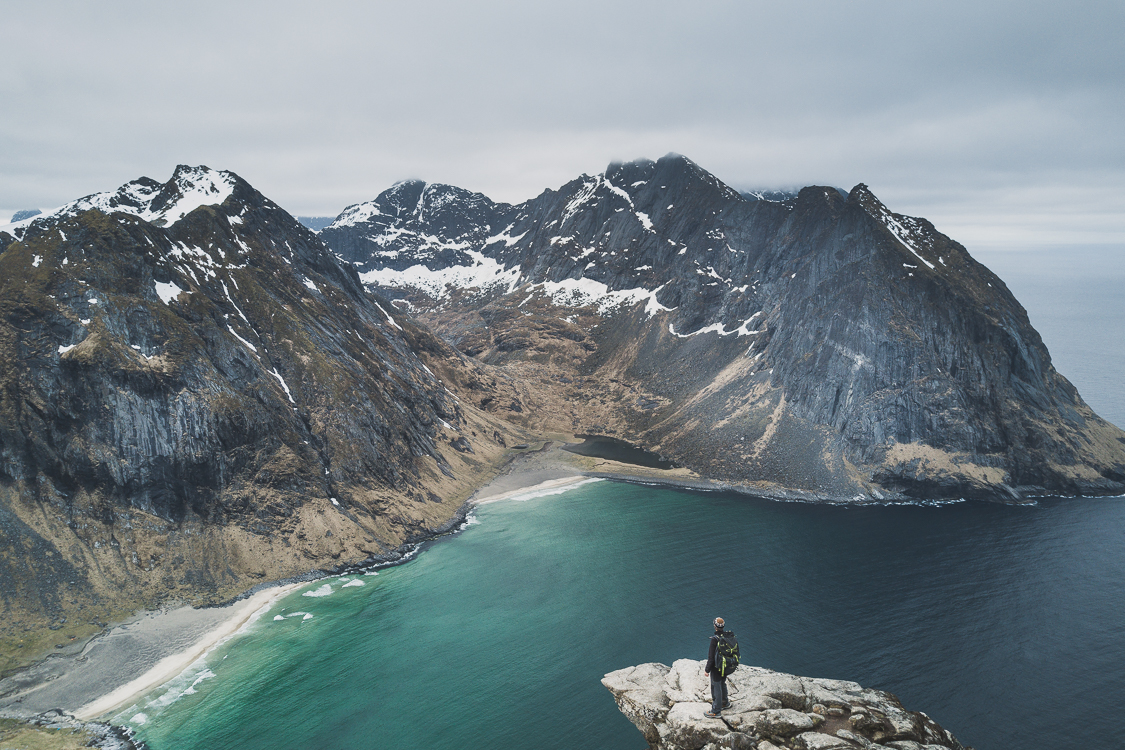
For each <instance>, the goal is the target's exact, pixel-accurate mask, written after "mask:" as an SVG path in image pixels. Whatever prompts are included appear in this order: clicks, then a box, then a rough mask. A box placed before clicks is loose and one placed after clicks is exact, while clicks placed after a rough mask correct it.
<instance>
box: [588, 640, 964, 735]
mask: <svg viewBox="0 0 1125 750" xmlns="http://www.w3.org/2000/svg"><path fill="white" fill-rule="evenodd" d="M703 665H704V662H702V661H693V660H691V659H679V660H677V661H676V662H675V663H673V664H672V666H671V667H667V666H665V665H663V664H641V665H640V666H637V667H627V668H625V669H619V670H617V671H616V672H610V673H609V674H607V675H606V676H605V677H604V678H603V679H602V684H603V685H605V686H606V687H607V688H609V692H611V693H613V699H614V700H615V701H617V707H618V708H620V709H621V712H622V713H624V714H625V716H627V717H628V718H629V720H630V721H632V722H633V723H634V724H636V725H637V728H638V729H640V730H641V732H642V733H643V734H644V736H645V739H646V740H648V745H649V747H650V748H652V750H700V748H705V749H706V750H717V748H731V750H754V749H756V750H780V749H781V748H792V749H793V750H855V748H863V750H883V749H884V748H893V749H894V750H972V749H971V748H965V747H964V746H963V745H962V744H961V743H960V742H958V741H957V740H956V739H955V738H954V737H953V735H952V734H950V733H949V732H948V731H946V730H945V729H942V728H941V727H940V726H938V724H937V723H936V722H935V721H934V720H933V719H931V718H930V717H928V716H926V715H925V714H924V713H921V712H918V711H907V710H906V709H905V708H903V707H902V704H901V703H899V701H898V698H896V697H895V696H893V695H891V694H890V693H885V692H883V691H881V690H869V689H867V688H863V687H861V686H859V685H858V684H856V683H854V682H845V681H843V680H822V679H814V678H811V677H797V676H795V675H791V674H784V673H782V672H773V671H770V670H768V669H762V668H760V667H750V666H745V665H744V666H741V667H739V668H738V670H737V671H736V672H735V673H734V674H732V675H731V676H730V677H729V678H728V680H727V685H728V689H729V691H730V701H731V704H732V707H731V708H729V709H727V710H726V711H723V716H722V718H721V719H709V718H707V717H706V716H705V715H704V713H705V712H706V711H708V710H709V709H710V703H711V691H710V686H709V685H710V683H709V681H708V678H707V676H706V675H705V674H704V673H703Z"/></svg>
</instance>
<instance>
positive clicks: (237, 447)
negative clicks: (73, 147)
mask: <svg viewBox="0 0 1125 750" xmlns="http://www.w3.org/2000/svg"><path fill="white" fill-rule="evenodd" d="M10 230H11V231H3V232H0V270H2V273H0V311H2V314H0V341H2V342H3V344H2V346H3V353H4V361H5V362H7V363H8V364H7V365H6V366H5V367H4V368H2V371H0V386H2V387H0V390H2V392H3V393H4V397H3V399H2V401H3V403H2V406H0V410H2V413H3V418H2V419H0V479H2V481H0V547H2V548H3V549H5V550H9V551H13V552H12V554H11V555H6V556H0V557H2V558H3V559H2V560H0V598H3V599H4V601H5V602H6V603H8V604H7V605H6V606H11V607H12V608H14V609H6V612H8V613H9V615H11V614H12V612H14V611H17V610H18V611H19V612H22V613H24V614H27V613H28V612H30V613H31V614H29V615H28V616H29V617H31V618H32V621H34V620H35V618H36V617H40V616H46V615H52V616H55V615H57V614H58V613H61V612H71V613H73V611H74V607H78V606H80V605H81V607H88V608H90V609H88V610H87V611H86V612H85V613H84V616H86V617H89V616H94V615H93V614H91V613H94V612H96V613H97V614H98V616H99V617H100V618H102V619H104V618H105V617H108V613H110V612H114V611H120V610H121V609H122V608H126V609H127V608H131V607H137V606H140V605H141V604H143V603H152V602H158V601H161V600H163V599H164V598H166V597H168V596H175V597H182V598H187V599H190V600H193V601H200V600H214V599H222V598H229V597H230V596H233V595H234V594H237V593H240V592H241V591H244V590H245V589H246V588H249V587H250V586H251V585H253V584H254V583H255V582H258V581H260V580H263V579H264V578H266V577H267V576H268V579H269V580H274V579H277V578H279V577H284V576H286V575H292V574H299V573H304V572H306V571H308V570H309V569H310V568H314V567H317V566H324V567H334V566H336V565H339V564H343V563H349V562H358V561H360V560H362V559H364V558H367V557H370V556H379V555H384V554H386V553H388V552H389V551H391V550H393V549H394V548H395V547H397V546H398V545H399V544H401V543H402V542H403V541H404V540H405V539H407V538H411V537H414V536H416V535H417V534H419V533H420V532H423V531H425V530H426V529H433V528H437V527H440V526H441V525H442V524H443V523H446V522H448V521H449V520H450V518H451V517H452V516H453V515H454V513H455V512H456V510H457V508H458V507H459V506H460V504H461V503H462V501H463V500H464V497H465V496H466V495H467V494H468V492H469V491H471V489H472V488H473V487H474V486H475V485H476V483H477V481H478V476H479V475H480V473H481V472H482V471H483V470H484V469H483V468H482V467H487V466H488V462H489V461H491V460H495V458H496V456H497V455H499V454H501V453H502V452H503V450H504V447H503V446H504V443H505V437H504V436H505V435H508V436H509V437H512V436H513V435H515V436H517V440H516V441H517V442H519V441H520V440H522V439H525V437H524V433H522V432H520V431H519V428H518V427H516V426H515V425H511V424H508V423H505V422H498V421H496V420H495V419H493V418H492V417H491V416H489V415H487V414H486V413H485V412H483V411H481V410H479V409H478V408H477V407H476V406H475V405H473V404H470V403H468V402H470V401H472V402H474V403H476V402H479V401H481V400H483V399H484V398H485V397H488V398H490V399H492V400H493V401H495V402H496V403H498V404H499V403H503V404H505V406H506V405H507V404H509V403H512V402H514V401H516V400H518V399H519V398H520V397H521V395H520V394H519V393H518V392H517V390H516V389H515V388H514V387H512V386H511V385H510V384H507V383H504V382H501V383H497V382H496V381H495V379H494V378H492V377H491V376H490V375H489V373H488V372H486V371H485V370H486V368H484V367H482V366H480V365H478V364H476V363H474V362H472V361H470V360H468V359H466V358H465V357H463V356H460V355H458V354H457V353H456V352H455V351H454V350H453V349H451V348H450V347H449V346H448V345H446V344H444V343H442V342H441V341H440V340H439V339H437V338H436V337H435V336H434V335H433V334H431V333H430V332H429V331H428V330H426V329H425V328H421V327H419V326H418V325H416V324H415V323H414V322H413V321H412V320H411V319H410V317H409V316H407V315H404V314H402V313H400V312H398V311H394V310H393V309H392V308H391V307H390V306H389V305H388V303H387V302H386V301H385V300H382V299H380V298H378V297H375V296H373V295H371V294H370V293H368V292H367V291H366V290H365V289H364V287H363V286H362V284H361V283H360V281H359V278H358V277H357V275H356V273H355V271H354V269H352V268H351V267H349V266H347V265H345V264H343V263H341V262H340V261H339V260H338V259H337V258H336V257H335V256H334V255H333V254H332V253H331V252H330V251H329V250H328V248H327V247H326V246H325V245H324V244H323V243H322V242H321V241H320V240H319V239H318V238H317V237H316V235H315V234H313V233H312V232H311V231H309V230H308V229H306V228H305V227H303V226H301V225H300V224H299V223H298V222H297V221H296V220H295V219H294V218H293V217H292V216H290V215H289V214H288V213H286V212H285V211H284V210H282V209H281V208H280V207H279V206H277V205H276V204H275V203H273V202H272V201H270V200H269V199H267V198H266V197H264V196H263V195H261V194H260V193H259V192H257V191H256V190H254V188H252V187H251V186H250V185H249V184H247V183H246V182H245V181H243V180H242V179H241V178H239V177H238V176H237V175H235V174H233V173H231V172H221V171H216V170H212V169H208V168H207V167H191V168H189V167H183V166H181V167H178V168H177V169H176V171H175V174H174V175H173V176H172V178H171V179H170V180H168V181H167V182H165V183H158V182H156V181H154V180H151V179H148V178H142V179H139V180H135V181H133V182H130V183H129V184H127V185H124V186H122V187H121V188H119V189H118V190H115V191H112V192H107V193H99V194H96V195H92V196H88V197H86V198H82V199H79V200H76V201H73V202H71V203H68V204H67V205H65V206H63V207H61V208H59V209H56V210H54V211H50V212H47V213H45V214H43V215H40V216H35V217H32V218H31V219H29V220H27V221H25V222H22V223H20V224H19V225H17V226H15V227H10ZM463 383H468V385H464V384H463ZM462 399H463V400H464V401H465V402H466V403H464V404H463V403H462V401H461V400H462ZM505 411H506V409H505ZM470 452H471V453H470ZM468 455H472V461H467V460H466V459H465V456H468ZM25 550H26V551H28V552H27V554H26V555H25V554H23V552H20V553H19V554H16V552H14V551H25ZM68 582H71V583H72V584H74V585H73V586H72V588H70V589H69V592H70V593H68V594H67V595H66V596H65V597H64V596H63V595H62V594H61V593H60V591H61V589H60V586H61V587H63V588H65V587H66V586H68V585H71V583H68ZM79 599H81V601H79ZM36 612H38V614H35V613H36ZM52 613H54V614H52ZM21 616H22V615H21ZM17 620H18V618H17ZM9 621H11V618H9ZM0 627H6V625H0ZM13 627H14V625H13Z"/></svg>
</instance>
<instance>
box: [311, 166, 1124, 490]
mask: <svg viewBox="0 0 1125 750" xmlns="http://www.w3.org/2000/svg"><path fill="white" fill-rule="evenodd" d="M778 198H781V199H780V200H778ZM321 237H322V238H323V239H324V240H325V241H326V242H327V243H328V245H329V246H330V247H332V248H333V250H334V251H335V252H337V253H338V254H339V255H340V256H341V257H343V258H346V259H347V260H349V261H351V262H353V263H355V264H356V267H357V268H358V269H359V270H360V272H361V278H362V279H363V280H364V282H365V283H367V284H368V285H369V287H370V288H373V289H377V290H380V291H381V292H383V293H385V294H386V295H387V296H389V297H394V298H396V299H395V302H394V304H396V305H397V306H399V307H401V308H408V309H414V310H416V311H418V313H419V314H420V315H421V316H422V318H423V319H424V320H426V321H428V322H429V323H430V324H432V325H433V326H435V327H436V328H438V329H439V330H441V331H442V332H443V333H444V334H445V335H446V336H447V337H448V338H449V340H450V341H452V342H454V343H455V344H456V345H458V346H459V347H460V348H461V349H462V350H463V351H464V352H466V353H468V354H471V355H474V356H477V357H479V358H480V359H482V360H483V361H486V362H490V363H494V364H503V365H505V366H507V367H509V368H514V370H515V371H518V372H520V373H521V375H522V376H526V377H535V378H538V383H539V386H538V387H540V388H542V389H543V392H544V393H547V392H559V391H561V392H565V393H566V394H569V395H568V396H567V397H566V398H565V399H563V400H564V401H566V402H567V403H568V404H569V405H568V406H567V409H566V410H565V413H560V414H553V415H551V417H550V418H557V423H556V426H557V427H558V429H564V428H566V429H572V430H574V431H575V432H590V433H593V432H609V433H612V434H615V435H618V436H620V437H624V438H627V439H630V440H634V441H637V442H640V443H642V444H644V445H645V446H646V447H649V448H652V449H654V450H657V451H659V452H661V453H663V454H664V455H666V456H668V457H670V458H673V459H675V460H676V461H677V462H679V463H681V464H683V465H686V466H689V467H691V468H693V469H696V470H697V471H699V472H700V473H701V474H704V475H706V476H712V477H721V478H723V479H726V480H728V481H730V482H733V483H738V484H743V485H748V484H753V483H755V482H757V483H759V484H758V485H755V486H757V487H758V488H759V489H763V490H765V489H769V488H770V487H773V488H776V487H778V486H781V487H785V488H790V489H792V488H797V489H800V490H803V491H805V492H806V493H807V494H808V495H809V496H820V497H835V498H840V497H859V498H869V499H870V498H875V499H880V498H889V497H902V496H913V497H924V498H948V497H963V496H984V495H989V496H995V494H996V493H997V492H1004V493H1008V494H1009V495H1010V496H1011V497H1021V496H1023V495H1026V494H1035V493H1041V492H1095V493H1099V492H1118V491H1121V490H1122V489H1125V447H1123V443H1122V442H1120V441H1119V438H1121V439H1125V433H1122V432H1121V431H1120V430H1117V429H1116V428H1115V427H1113V426H1112V425H1109V424H1108V423H1105V422H1104V421H1102V420H1100V419H1099V418H1098V417H1097V416H1096V415H1095V414H1093V412H1092V411H1090V409H1089V407H1087V406H1086V405H1085V403H1083V402H1082V400H1081V398H1080V397H1079V396H1078V394H1077V392H1076V391H1075V390H1074V388H1073V386H1071V385H1070V383H1069V382H1067V381H1066V380H1065V378H1063V377H1061V376H1060V375H1059V374H1058V373H1056V372H1055V371H1054V369H1053V367H1051V362H1050V356H1049V354H1048V353H1047V351H1046V348H1045V347H1044V346H1043V344H1042V341H1041V340H1040V338H1039V336H1038V334H1037V333H1036V332H1035V330H1034V329H1033V328H1032V327H1031V325H1030V323H1029V321H1028V319H1027V315H1026V313H1025V311H1024V310H1023V308H1022V307H1021V306H1020V305H1019V303H1018V302H1017V301H1016V300H1015V298H1014V297H1012V295H1011V293H1010V292H1009V291H1008V290H1007V288H1006V287H1005V286H1004V284H1003V282H1002V281H1001V280H1000V279H999V278H997V277H996V276H995V275H994V274H992V273H991V272H990V271H989V270H988V269H987V268H985V267H984V266H982V265H981V264H979V263H977V262H976V261H975V260H973V258H972V257H971V256H970V255H969V253H968V252H967V251H966V250H965V248H964V247H962V246H961V245H959V244H957V243H956V242H954V241H953V240H951V239H950V238H948V237H946V236H945V235H942V234H941V233H940V232H938V231H937V230H936V229H935V228H934V227H933V225H931V224H930V223H929V222H928V221H926V220H924V219H918V218H912V217H907V216H902V215H900V214H896V213H894V212H893V211H891V210H890V209H888V208H887V207H886V206H884V205H883V204H882V203H881V202H880V201H879V200H878V198H876V197H875V196H874V194H872V193H871V191H870V190H868V189H867V187H866V186H864V185H858V186H856V187H855V188H853V189H852V190H851V192H850V193H847V194H844V193H842V192H841V191H839V190H838V189H836V188H831V187H806V188H804V189H802V190H800V191H799V192H798V193H797V194H796V195H795V196H793V197H783V196H779V195H766V194H762V195H752V196H749V197H747V196H745V195H741V194H739V193H738V192H737V191H735V190H733V189H731V188H730V187H728V186H726V185H724V184H723V183H722V182H721V181H719V180H718V179H717V178H715V177H714V176H713V175H711V174H709V173H708V172H706V171H705V170H703V169H702V168H700V167H699V166H698V165H696V164H694V163H693V162H691V161H690V160H688V159H686V158H684V157H682V156H677V155H668V156H666V157H664V158H662V159H660V160H658V161H655V162H653V161H647V160H644V161H638V162H632V163H628V164H611V165H610V166H609V167H608V168H607V169H606V170H605V172H603V173H601V174H598V175H593V176H589V175H583V176H582V177H580V178H578V179H576V180H573V181H571V182H569V183H567V184H566V185H564V186H562V187H561V188H559V189H558V190H546V191H544V192H543V193H542V194H541V195H539V196H537V197H535V198H533V199H531V200H529V201H526V202H524V203H521V204H518V205H505V204H496V203H493V202H491V201H489V200H488V199H487V198H486V197H485V196H482V195H479V194H475V193H469V192H467V191H464V190H459V189H457V188H453V187H449V186H444V185H428V184H425V183H420V182H410V183H401V184H399V185H396V186H394V187H392V188H391V189H390V190H388V191H387V192H385V193H383V194H382V195H380V196H379V197H378V198H376V199H375V200H374V201H372V202H370V203H364V204H359V205H356V206H352V207H350V208H348V209H347V210H346V211H345V212H344V213H342V214H341V215H340V217H338V218H337V220H336V221H335V222H333V224H332V225H330V226H329V227H328V228H327V229H325V230H324V231H323V232H322V233H321ZM535 368H538V370H536V369H535ZM582 379H585V381H584V382H590V383H593V384H594V388H595V389H602V390H604V391H607V392H612V393H614V394H615V396H614V398H613V399H611V402H610V403H605V402H602V401H598V400H597V399H591V398H590V397H589V393H588V390H589V389H588V388H586V387H578V386H574V385H572V384H573V383H575V382H577V381H579V380H582ZM559 383H564V384H565V387H562V388H561V389H560V386H559ZM622 389H624V390H622ZM1079 445H1090V446H1094V447H1093V448H1091V449H1090V450H1081V449H1079V448H1078V447H1077V446H1079Z"/></svg>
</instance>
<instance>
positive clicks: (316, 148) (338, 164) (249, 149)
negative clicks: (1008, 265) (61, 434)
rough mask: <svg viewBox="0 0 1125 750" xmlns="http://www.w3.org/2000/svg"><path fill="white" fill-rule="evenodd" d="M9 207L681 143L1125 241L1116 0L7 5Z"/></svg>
mask: <svg viewBox="0 0 1125 750" xmlns="http://www.w3.org/2000/svg"><path fill="white" fill-rule="evenodd" d="M0 29H2V32H0V52H2V56H0V60H2V62H0V97H2V99H0V101H2V103H3V104H2V107H0V144H2V149H0V220H6V219H7V218H8V215H10V213H11V212H12V211H14V210H17V209H21V208H29V207H40V208H47V207H52V206H56V205H59V204H61V203H64V202H66V201H68V200H71V199H73V198H77V197H80V196H82V195H86V194H89V193H92V192H96V191H101V190H108V189H113V188H116V187H117V186H118V185H120V184H122V183H124V182H127V181H128V180H130V179H133V178H136V177H138V176H141V175H147V176H150V177H153V178H156V179H158V180H161V181H163V180H165V179H167V178H168V177H169V176H170V175H171V172H172V170H173V168H174V167H175V165H176V164H178V163H186V164H192V165H194V164H207V165H209V166H211V167H215V168H220V169H230V170H233V171H235V172H237V173H239V174H240V175H242V177H244V178H245V179H247V180H248V181H249V182H250V183H251V184H253V185H254V186H255V187H257V188H258V189H259V190H261V191H262V192H263V193H265V194H266V195H267V196H269V197H270V198H272V199H274V200H275V201H277V202H278V203H280V204H281V205H282V206H283V207H285V208H286V209H288V210H289V211H290V212H291V213H294V214H304V215H334V214H336V213H338V212H339V211H340V210H341V209H342V208H344V207H345V206H346V205H349V204H351V203H356V202H359V201H364V200H369V199H371V198H373V197H375V196H376V195H377V194H378V193H379V192H380V191H382V190H383V189H385V188H386V187H388V186H389V185H391V184H392V183H393V182H395V181H397V180H400V179H405V178H411V177H417V178H421V179H425V180H428V181H432V182H446V183H451V184H455V185H460V186H462V187H466V188H470V189H473V190H479V191H481V192H484V193H486V194H487V195H489V196H490V197H492V198H494V199H496V200H505V201H513V202H514V201H521V200H524V199H526V198H529V197H531V196H533V195H536V194H538V193H539V192H540V191H542V190H543V189H544V188H547V187H558V186H559V185H561V184H563V183H564V182H566V181H568V180H570V179H572V178H573V177H576V176H577V175H579V174H581V173H583V172H587V173H595V172H600V171H601V170H603V169H604V168H605V166H606V165H607V163H609V162H610V161H613V160H628V159H635V158H639V157H649V158H658V157H660V156H662V155H663V154H665V153H667V152H670V151H674V152H678V153H682V154H685V155H686V156H688V157H690V158H691V159H693V160H694V161H696V162H697V163H699V164H700V165H701V166H703V167H704V168H706V169H708V170H710V171H711V172H713V173H714V174H715V175H716V176H718V177H719V178H720V179H722V180H723V181H725V182H727V183H728V184H730V185H732V186H734V187H737V188H743V189H744V188H768V187H792V186H800V185H805V184H813V183H816V184H831V185H836V186H839V187H843V188H845V189H847V188H851V187H852V186H853V185H855V184H856V183H858V182H865V183H867V184H869V185H870V186H871V188H872V189H873V190H874V191H875V193H876V194H877V195H878V196H879V197H880V198H882V199H883V201H884V202H885V203H887V204H888V205H889V206H890V207H891V209H892V210H895V211H898V212H901V213H908V214H913V215H921V216H925V217H927V218H930V219H931V220H933V221H934V222H935V223H936V224H937V226H938V228H939V229H941V230H942V231H945V232H946V233H947V234H950V235H952V236H953V237H954V238H955V239H958V240H960V241H961V242H963V243H965V244H966V245H968V246H969V247H970V249H972V247H973V246H974V245H987V244H990V243H992V244H1000V245H1020V244H1060V243H1062V244H1065V243H1099V242H1100V243H1125V135H1123V133H1125V51H1123V50H1125V44H1123V43H1122V39H1125V3H1123V2H1121V0H1112V1H1110V2H1091V3H1082V2H1065V3H1064V2H1032V1H1029V0H1022V1H1021V2H980V0H974V1H973V2H953V1H950V0H941V2H928V3H914V2H904V1H903V0H899V1H897V2H845V1H842V0H834V1H831V2H793V1H792V0H773V1H772V2H752V1H745V0H742V1H734V0H732V1H730V2H712V1H707V0H695V1H694V2H684V0H677V1H676V2H661V1H659V0H647V1H646V2H614V1H613V0H596V1H594V0H571V1H570V2H560V3H550V4H548V3H529V2H526V1H524V2H507V1H503V0H492V1H491V2H474V1H472V0H461V1H458V2H455V1H453V0H413V1H412V2H409V3H405V2H394V3H391V2H384V3H379V2H331V1H327V2H326V1H324V0H321V2H316V3H312V2H300V3H296V2H285V1H280V2H279V1H277V0H273V1H271V2H240V3H232V2H229V0H228V1H226V2H215V3H204V2H182V1H181V2H176V3H153V2H147V1H146V2H112V1H110V2H99V3H89V2H49V1H44V2H26V1H21V2H9V1H7V0H0Z"/></svg>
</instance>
